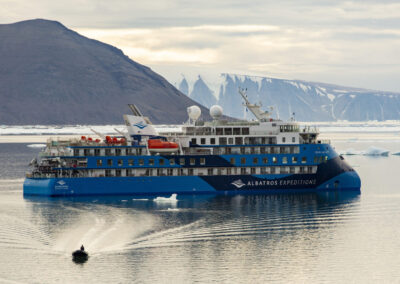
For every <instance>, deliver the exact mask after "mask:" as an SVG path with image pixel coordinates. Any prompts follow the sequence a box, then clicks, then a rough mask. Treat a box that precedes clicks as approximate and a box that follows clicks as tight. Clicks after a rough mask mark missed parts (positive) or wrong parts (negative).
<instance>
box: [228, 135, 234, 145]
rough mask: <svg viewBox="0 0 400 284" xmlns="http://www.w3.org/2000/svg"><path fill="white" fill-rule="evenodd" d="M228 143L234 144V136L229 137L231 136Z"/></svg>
mask: <svg viewBox="0 0 400 284" xmlns="http://www.w3.org/2000/svg"><path fill="white" fill-rule="evenodd" d="M228 144H229V145H232V144H233V138H232V137H229V138H228Z"/></svg>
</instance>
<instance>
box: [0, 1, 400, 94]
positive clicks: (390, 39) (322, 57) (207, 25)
mask: <svg viewBox="0 0 400 284" xmlns="http://www.w3.org/2000/svg"><path fill="white" fill-rule="evenodd" d="M32 18H45V19H52V20H57V21H60V22H61V23H63V24H64V25H66V26H67V27H69V28H71V29H74V30H76V31H78V32H79V33H81V34H83V35H85V36H88V37H91V38H95V39H98V40H101V41H104V42H107V43H110V44H112V45H115V46H117V47H118V48H120V49H122V50H123V51H124V53H125V54H127V55H128V56H129V57H131V58H132V59H133V60H135V61H138V62H139V63H142V64H145V65H147V66H149V67H151V68H152V69H153V70H155V71H157V72H159V73H160V74H162V75H164V76H165V77H166V78H167V79H169V80H170V81H171V82H172V83H174V82H177V81H178V80H179V79H180V78H181V74H182V73H183V74H187V75H188V76H195V75H196V74H198V73H200V74H203V76H205V77H206V78H207V79H208V80H212V78H214V77H215V76H217V75H218V74H219V73H236V74H248V75H257V76H269V77H277V78H287V79H303V80H309V81H320V82H326V83H335V84H341V85H345V86H354V87H364V88H370V89H378V90H387V91H396V92H400V80H399V79H400V3H399V2H398V1H386V0H382V1H368V0H363V1H340V0H338V1H326V0H318V1H316V0H309V1H306V0H296V1H288V0H279V1H276V0H275V1H269V0H264V1H261V0H254V1H243V0H242V1H238V0H202V1H189V0H151V1H143V0H142V1H135V0H131V1H122V0H113V1H109V0H107V1H103V0H68V1H66V0H58V1H54V0H35V1H30V0H0V23H11V22H16V21H21V20H26V19H32Z"/></svg>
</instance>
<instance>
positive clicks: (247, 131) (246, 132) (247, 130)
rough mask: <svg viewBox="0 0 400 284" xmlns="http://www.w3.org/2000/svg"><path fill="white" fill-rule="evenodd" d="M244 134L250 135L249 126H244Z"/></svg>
mask: <svg viewBox="0 0 400 284" xmlns="http://www.w3.org/2000/svg"><path fill="white" fill-rule="evenodd" d="M242 135H249V128H248V127H244V128H242Z"/></svg>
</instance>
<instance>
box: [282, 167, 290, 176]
mask: <svg viewBox="0 0 400 284" xmlns="http://www.w3.org/2000/svg"><path fill="white" fill-rule="evenodd" d="M287 168H288V167H281V168H280V173H281V174H287V173H289V171H288V169H287Z"/></svg>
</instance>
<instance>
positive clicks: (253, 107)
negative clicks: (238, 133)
mask: <svg viewBox="0 0 400 284" xmlns="http://www.w3.org/2000/svg"><path fill="white" fill-rule="evenodd" d="M246 92H247V88H246V89H243V88H240V87H239V94H240V95H241V96H242V98H243V99H244V104H243V105H244V106H245V107H246V108H247V109H249V110H250V111H251V112H252V113H253V114H254V116H255V117H256V118H257V120H258V121H267V119H268V118H269V116H270V113H269V112H268V111H262V110H261V109H260V108H261V104H259V105H258V104H252V103H250V101H249V100H248V98H247V94H246Z"/></svg>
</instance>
